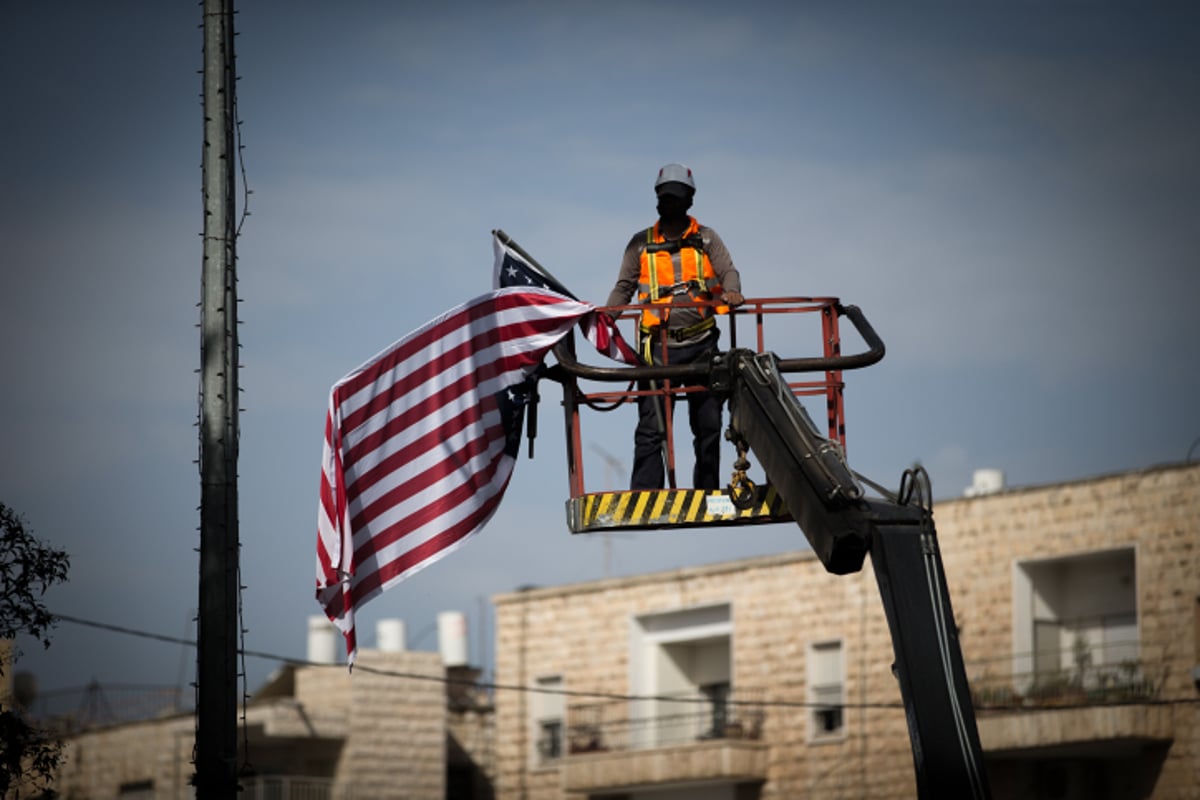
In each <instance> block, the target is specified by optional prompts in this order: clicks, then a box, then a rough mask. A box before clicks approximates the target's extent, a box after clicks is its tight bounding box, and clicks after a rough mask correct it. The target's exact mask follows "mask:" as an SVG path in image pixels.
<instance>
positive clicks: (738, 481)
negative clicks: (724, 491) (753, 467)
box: [725, 428, 758, 511]
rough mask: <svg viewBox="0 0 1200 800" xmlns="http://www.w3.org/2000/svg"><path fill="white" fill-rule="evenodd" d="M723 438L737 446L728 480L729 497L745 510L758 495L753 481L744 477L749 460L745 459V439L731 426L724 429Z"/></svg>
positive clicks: (735, 505)
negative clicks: (730, 475)
mask: <svg viewBox="0 0 1200 800" xmlns="http://www.w3.org/2000/svg"><path fill="white" fill-rule="evenodd" d="M725 438H726V439H728V440H729V441H731V442H733V445H734V447H736V448H737V459H736V460H735V461H734V462H733V477H732V478H731V479H730V481H729V499H730V501H732V502H733V505H734V507H736V508H738V509H740V510H742V511H746V510H747V509H749V508H751V507H752V506H753V505H754V501H755V499H756V498H757V496H758V492H757V487H755V485H754V481H752V480H750V479H749V478H748V477H746V470H748V469H750V462H749V461H748V460H747V459H746V450H747V447H748V446H747V444H746V440H745V439H743V438H742V437H741V436H738V435H737V434H735V433H734V432H733V429H732V428H729V429H727V430H726V431H725Z"/></svg>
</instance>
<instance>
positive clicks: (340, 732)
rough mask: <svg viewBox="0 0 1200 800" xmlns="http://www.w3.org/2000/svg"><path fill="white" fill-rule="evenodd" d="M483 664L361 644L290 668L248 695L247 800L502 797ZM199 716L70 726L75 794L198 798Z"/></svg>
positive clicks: (70, 797) (62, 792) (243, 732)
mask: <svg viewBox="0 0 1200 800" xmlns="http://www.w3.org/2000/svg"><path fill="white" fill-rule="evenodd" d="M476 677H477V673H476V672H475V671H473V670H470V669H468V668H462V667H450V668H447V666H446V665H445V664H444V663H443V659H442V656H441V655H439V654H438V653H429V652H406V651H399V652H385V651H380V650H361V651H360V652H359V656H358V660H357V662H356V663H355V668H354V674H353V676H351V675H350V673H349V672H348V671H347V669H346V667H345V665H337V664H328V665H312V664H310V665H306V666H288V667H284V668H283V669H281V670H279V671H278V672H276V674H275V675H274V676H273V677H272V678H271V679H270V680H269V681H268V682H267V684H266V685H265V686H263V687H262V688H261V689H260V690H259V691H258V692H256V693H255V695H254V697H253V698H252V699H251V700H250V702H249V703H248V704H247V706H246V709H245V719H244V720H242V721H240V730H239V736H241V737H242V742H241V744H240V748H239V749H240V751H241V752H240V753H239V763H240V766H241V767H242V772H243V777H242V778H241V780H240V784H241V786H242V787H243V790H242V792H241V793H240V795H239V796H240V797H242V798H245V800H365V799H367V798H378V799H379V800H384V799H385V798H411V799H412V800H444V799H445V798H447V797H461V798H464V800H466V799H469V800H490V798H491V797H492V793H491V785H490V777H489V776H488V775H487V768H488V767H487V765H488V763H489V760H490V751H491V736H490V730H491V709H490V705H489V704H490V701H489V700H488V699H487V698H486V697H485V696H483V695H481V694H480V693H479V692H478V691H476V690H474V689H473V688H472V684H473V681H474V679H475V678H476ZM195 733H196V719H195V717H194V715H192V714H190V713H187V714H173V715H169V716H165V717H162V718H158V719H152V720H145V721H138V722H128V723H124V724H117V725H109V726H103V727H97V728H94V729H91V730H82V731H76V732H73V733H70V734H69V735H68V736H67V738H66V750H65V758H64V762H63V765H62V767H61V769H60V771H59V774H58V777H57V781H56V783H55V786H54V789H55V791H56V792H57V796H58V797H60V798H62V799H63V800H107V799H108V798H121V799H122V800H129V799H130V798H157V800H186V799H187V798H192V797H194V796H195V789H194V788H193V787H192V786H191V785H189V779H190V777H191V775H192V771H193V766H192V748H193V743H194V740H195Z"/></svg>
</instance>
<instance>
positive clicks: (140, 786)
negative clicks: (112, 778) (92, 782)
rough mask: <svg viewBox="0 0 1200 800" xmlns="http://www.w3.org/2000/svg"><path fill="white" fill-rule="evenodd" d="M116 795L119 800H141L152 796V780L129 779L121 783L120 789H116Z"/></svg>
mask: <svg viewBox="0 0 1200 800" xmlns="http://www.w3.org/2000/svg"><path fill="white" fill-rule="evenodd" d="M117 797H120V798H121V800H141V798H147V799H148V800H149V799H150V798H153V797H154V781H152V780H145V781H130V782H129V783H122V784H121V787H120V789H118V790H117Z"/></svg>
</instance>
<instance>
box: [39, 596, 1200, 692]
mask: <svg viewBox="0 0 1200 800" xmlns="http://www.w3.org/2000/svg"><path fill="white" fill-rule="evenodd" d="M54 616H55V617H56V618H57V619H59V620H62V621H63V622H70V623H72V624H75V625H82V626H84V627H87V628H96V629H99V630H105V631H111V632H113V633H123V634H126V635H128V636H137V637H139V638H142V639H150V640H153V641H157V642H164V643H166V644H180V645H186V646H188V647H195V646H196V642H195V641H194V640H192V639H186V638H183V637H180V636H167V635H165V634H160V633H151V632H149V631H142V630H137V629H136V628H129V627H126V626H123V625H113V624H111V623H107V622H97V621H95V620H90V619H83V618H81V617H74V616H70V615H67V614H55V615H54ZM239 653H240V654H241V655H244V656H248V657H250V658H264V659H267V660H269V661H276V662H278V663H281V664H288V665H290V666H296V667H329V666H334V665H331V664H320V663H317V662H315V661H308V660H306V659H303V658H293V657H291V656H283V655H279V654H278V653H267V652H263V651H261V650H246V649H243V650H240V651H239ZM354 670H355V671H356V672H366V673H370V674H372V675H381V676H383V677H387V678H399V679H404V680H413V681H430V682H433V683H441V684H448V685H455V686H475V687H478V688H480V689H488V690H491V691H498V692H526V693H529V694H552V695H560V696H563V697H576V698H580V699H589V700H613V701H628V702H631V701H636V700H657V701H662V702H672V703H695V704H705V705H707V704H709V703H711V702H712V698H709V697H703V696H693V697H672V696H664V695H644V694H624V693H621V692H598V691H581V690H577V689H552V688H546V687H541V686H523V685H519V684H511V683H507V684H506V683H491V682H482V681H475V680H471V679H469V678H454V677H450V676H446V675H424V674H421V673H418V672H404V671H401V670H389V669H379V668H377V667H371V666H367V665H365V664H362V663H357V664H355V665H354ZM1197 703H1200V698H1190V697H1185V698H1174V699H1165V700H1154V699H1140V700H1134V701H1129V702H1123V703H1105V704H1104V705H1143V706H1173V705H1196V704H1197ZM728 705H730V706H752V707H754V708H830V707H831V705H833V706H836V707H838V708H844V709H851V710H860V709H880V710H903V709H904V704H903V703H900V702H895V703H840V704H830V703H810V702H805V701H800V700H780V699H770V700H734V699H730V700H729V701H728ZM1085 705H1087V706H1088V707H1091V706H1092V705H1095V704H1080V705H1079V706H1060V707H1059V708H1073V707H1083V706H1085ZM979 708H980V709H981V710H989V707H988V706H980V707H979ZM997 710H1004V711H1011V712H1019V711H1026V710H1028V711H1039V710H1042V709H1038V708H1029V709H1022V708H1010V707H1008V706H1004V707H1000V708H998V709H997Z"/></svg>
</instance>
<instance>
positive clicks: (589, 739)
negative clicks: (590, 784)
mask: <svg viewBox="0 0 1200 800" xmlns="http://www.w3.org/2000/svg"><path fill="white" fill-rule="evenodd" d="M762 697H763V694H762V691H761V690H751V689H736V690H735V689H730V690H728V691H727V692H725V693H723V694H722V695H721V696H719V697H712V696H707V697H705V696H698V695H695V694H690V695H662V696H659V697H654V698H648V699H638V700H631V701H624V700H620V701H611V702H604V703H590V704H587V705H576V706H570V707H569V708H568V709H567V755H568V756H569V755H578V754H580V753H594V752H604V751H626V750H642V749H648V748H655V747H674V746H678V745H683V744H690V743H692V742H698V741H710V740H713V739H751V740H753V739H759V738H760V737H761V736H762V729H763V721H764V720H765V719H766V712H765V709H764V707H763V705H762Z"/></svg>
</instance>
